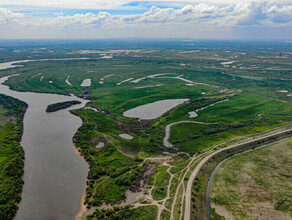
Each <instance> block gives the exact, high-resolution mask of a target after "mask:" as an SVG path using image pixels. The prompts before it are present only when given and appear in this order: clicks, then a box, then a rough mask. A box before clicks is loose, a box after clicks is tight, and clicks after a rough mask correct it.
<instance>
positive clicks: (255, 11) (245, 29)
mask: <svg viewBox="0 0 292 220" xmlns="http://www.w3.org/2000/svg"><path fill="white" fill-rule="evenodd" d="M289 2H290V3H289ZM152 5H153V6H152ZM154 5H157V6H154ZM149 6H150V7H149ZM49 7H50V8H49ZM66 8H67V9H68V8H70V9H75V10H76V11H77V12H76V13H75V14H73V15H64V14H63V13H62V9H66ZM28 9H30V10H28ZM78 9H88V10H89V9H99V12H96V13H93V12H86V10H82V11H80V12H79V11H78ZM38 10H39V12H42V13H43V12H44V11H46V10H54V11H55V13H54V14H53V16H45V14H42V13H39V15H36V13H35V12H36V11H38ZM113 10H118V11H119V13H112V11H113ZM143 10H144V11H143ZM29 11H34V13H30V12H29ZM89 11H92V10H89ZM124 11H127V13H125V12H124ZM141 11H142V12H141ZM112 37H183V38H186V37H188V38H220V39H224V38H228V39H229V38H240V39H247V38H248V39H292V2H291V1H290V0H289V1H286V0H282V1H281V0H279V1H262V0H259V1H250V0H245V1H240V2H239V1H234V0H228V1H227V0H222V1H215V0H207V1H204V3H202V2H200V1H196V0H194V1H188V3H185V2H184V1H169V0H168V1H159V2H158V1H155V2H154V1H153V2H152V1H147V2H145V1H143V2H142V1H141V2H140V3H139V1H135V2H131V1H128V0H119V1H117V0H83V1H80V0H79V1H76V0H47V1H39V0H38V1H37V0H29V1H28V0H9V1H8V0H1V3H0V38H112Z"/></svg>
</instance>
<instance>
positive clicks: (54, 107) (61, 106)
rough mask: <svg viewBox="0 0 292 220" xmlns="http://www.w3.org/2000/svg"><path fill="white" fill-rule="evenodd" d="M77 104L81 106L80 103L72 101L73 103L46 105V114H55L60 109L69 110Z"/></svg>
mask: <svg viewBox="0 0 292 220" xmlns="http://www.w3.org/2000/svg"><path fill="white" fill-rule="evenodd" d="M77 104H81V102H80V101H76V100H73V101H67V102H59V103H55V104H51V105H48V107H47V109H46V112H56V111H59V110H61V109H65V108H69V107H71V106H72V105H77Z"/></svg>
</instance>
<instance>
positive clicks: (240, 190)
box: [211, 140, 292, 219]
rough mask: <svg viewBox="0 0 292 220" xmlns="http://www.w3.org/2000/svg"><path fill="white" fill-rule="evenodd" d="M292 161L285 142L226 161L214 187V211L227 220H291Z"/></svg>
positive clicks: (289, 143) (291, 149) (290, 144)
mask: <svg viewBox="0 0 292 220" xmlns="http://www.w3.org/2000/svg"><path fill="white" fill-rule="evenodd" d="M291 157H292V141H291V140H286V141H282V142H279V143H276V144H273V145H270V146H267V147H264V148H261V149H257V150H254V151H252V152H248V153H245V154H242V155H239V156H236V157H234V158H232V159H230V160H228V161H226V162H225V163H224V164H223V165H222V166H221V167H220V168H219V170H218V171H217V173H216V175H215V178H214V180H213V183H212V189H211V202H212V207H213V208H215V210H216V212H217V214H219V215H221V216H224V217H226V218H228V219H231V218H235V219H270V218H272V219H291V218H292V208H291V207H292V199H291V198H292V184H291V183H292V176H291V170H292V163H291ZM232 216H233V217H232ZM217 218H218V219H219V217H218V216H217Z"/></svg>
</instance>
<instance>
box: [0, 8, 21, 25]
mask: <svg viewBox="0 0 292 220" xmlns="http://www.w3.org/2000/svg"><path fill="white" fill-rule="evenodd" d="M24 17H25V16H24V15H23V14H21V13H14V12H12V11H9V10H7V9H5V8H0V25H5V24H8V23H12V22H15V23H18V22H20V20H21V19H22V18H24Z"/></svg>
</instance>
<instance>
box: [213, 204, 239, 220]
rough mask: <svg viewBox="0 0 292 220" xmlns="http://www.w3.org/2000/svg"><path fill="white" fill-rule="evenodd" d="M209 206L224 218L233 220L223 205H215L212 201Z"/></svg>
mask: <svg viewBox="0 0 292 220" xmlns="http://www.w3.org/2000/svg"><path fill="white" fill-rule="evenodd" d="M211 207H212V208H214V209H215V210H216V213H217V214H219V215H221V216H223V217H224V218H225V219H226V220H235V218H234V216H233V215H232V213H230V212H229V211H228V210H227V209H226V208H225V207H224V206H220V205H216V204H214V203H212V204H211Z"/></svg>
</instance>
